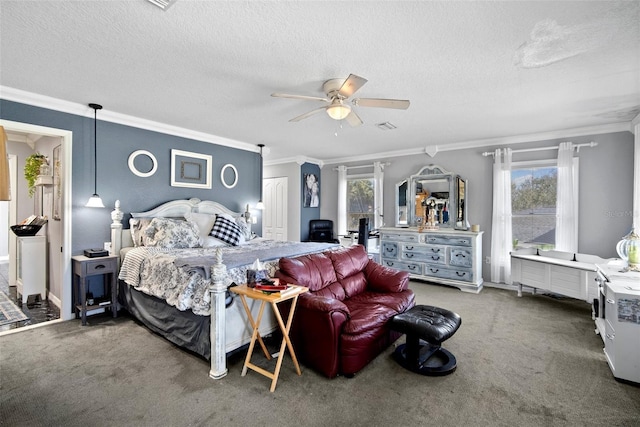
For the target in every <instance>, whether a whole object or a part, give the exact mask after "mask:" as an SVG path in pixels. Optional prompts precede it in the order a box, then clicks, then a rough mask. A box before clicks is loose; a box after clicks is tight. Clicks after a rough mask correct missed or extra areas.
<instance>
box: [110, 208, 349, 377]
mask: <svg viewBox="0 0 640 427" xmlns="http://www.w3.org/2000/svg"><path fill="white" fill-rule="evenodd" d="M123 218H124V213H123V212H122V210H121V209H120V202H119V201H116V207H115V210H114V211H113V212H112V213H111V219H112V223H111V249H110V253H111V254H112V255H116V256H118V257H119V265H120V268H119V273H118V278H119V284H118V300H119V303H120V304H121V305H122V306H123V307H124V308H125V309H126V310H127V311H128V312H129V313H130V314H131V315H132V316H134V317H135V318H136V319H138V320H139V321H140V322H141V323H143V324H144V325H145V326H146V327H148V328H149V329H151V330H152V331H154V332H156V333H158V334H160V335H162V336H163V337H165V338H167V339H168V340H170V341H171V342H173V343H174V344H176V345H178V346H180V347H183V348H185V349H187V350H189V351H192V352H194V353H197V354H199V355H200V356H202V357H205V358H207V359H210V361H211V370H210V371H209V376H210V377H211V378H214V379H219V378H222V377H224V376H225V375H226V374H227V369H226V355H227V353H229V352H231V351H233V350H236V349H238V348H240V347H242V346H243V345H245V344H247V343H248V342H249V341H250V339H251V333H252V327H251V325H250V324H249V321H248V319H247V316H246V314H245V312H244V308H243V307H242V305H241V304H239V303H235V302H234V301H233V297H232V296H231V293H230V292H228V287H229V286H232V284H233V283H236V284H241V283H244V282H246V272H247V269H249V268H251V266H252V264H253V263H254V262H255V261H256V260H260V262H261V263H262V267H263V268H264V269H266V270H267V271H268V272H269V275H270V276H273V275H274V273H275V270H276V269H277V266H278V260H279V259H280V258H282V257H291V256H296V255H303V254H308V253H315V252H322V251H325V250H328V249H331V248H335V247H338V245H336V244H331V243H316V242H309V243H303V242H280V241H273V240H267V239H262V238H256V237H255V236H254V235H253V234H252V233H251V225H250V221H246V219H248V215H247V214H246V213H238V212H233V211H231V210H229V209H228V208H226V207H225V206H223V205H221V204H219V203H217V202H213V201H202V200H199V199H195V198H194V199H189V200H173V201H170V202H167V203H164V204H162V205H160V206H158V207H156V208H154V209H152V210H150V211H146V212H137V213H131V219H130V220H129V228H128V229H127V228H124V226H123V223H122V219H123ZM258 309H259V304H257V303H255V302H254V305H253V306H251V310H252V312H254V316H256V315H257V311H258ZM276 329H277V323H276V322H275V318H274V316H273V313H269V317H267V318H263V321H262V323H261V327H260V334H261V335H263V336H264V335H268V334H270V333H271V332H273V331H274V330H276Z"/></svg>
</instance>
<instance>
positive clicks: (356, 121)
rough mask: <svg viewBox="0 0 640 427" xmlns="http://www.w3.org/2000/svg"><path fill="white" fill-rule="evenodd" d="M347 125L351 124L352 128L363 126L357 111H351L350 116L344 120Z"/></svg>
mask: <svg viewBox="0 0 640 427" xmlns="http://www.w3.org/2000/svg"><path fill="white" fill-rule="evenodd" d="M344 119H345V120H346V121H347V123H349V124H350V125H351V126H352V127H356V126H360V125H361V124H362V119H360V117H359V116H358V115H357V114H356V112H355V111H353V110H351V112H350V113H349V115H348V116H347V117H345V118H344Z"/></svg>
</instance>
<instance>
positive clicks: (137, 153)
mask: <svg viewBox="0 0 640 427" xmlns="http://www.w3.org/2000/svg"><path fill="white" fill-rule="evenodd" d="M138 156H147V157H148V158H149V159H150V160H151V164H152V166H151V170H149V171H148V172H143V171H141V170H139V169H138V168H137V167H136V165H135V162H136V157H138ZM129 169H130V170H131V172H133V173H134V174H135V175H138V176H140V177H142V178H147V177H150V176H151V175H153V174H154V173H156V171H157V170H158V161H157V160H156V157H155V156H154V155H153V154H151V153H150V152H149V151H147V150H136V151H134V152H133V153H131V154H130V155H129Z"/></svg>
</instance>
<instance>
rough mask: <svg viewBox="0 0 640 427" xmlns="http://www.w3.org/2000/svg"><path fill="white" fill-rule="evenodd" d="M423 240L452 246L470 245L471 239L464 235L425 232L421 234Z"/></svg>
mask: <svg viewBox="0 0 640 427" xmlns="http://www.w3.org/2000/svg"><path fill="white" fill-rule="evenodd" d="M423 239H424V240H423V242H424V243H429V244H436V245H452V246H471V245H472V244H473V239H472V238H471V237H465V236H460V237H457V236H443V235H437V234H426V235H424V236H423Z"/></svg>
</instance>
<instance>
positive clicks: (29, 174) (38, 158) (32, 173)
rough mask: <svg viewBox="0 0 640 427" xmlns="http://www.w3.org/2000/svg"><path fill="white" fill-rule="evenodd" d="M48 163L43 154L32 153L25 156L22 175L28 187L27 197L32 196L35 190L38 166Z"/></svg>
mask: <svg viewBox="0 0 640 427" xmlns="http://www.w3.org/2000/svg"><path fill="white" fill-rule="evenodd" d="M43 164H45V165H46V164H49V162H48V161H47V157H46V156H45V155H44V154H40V153H34V154H32V155H30V156H29V157H27V159H26V160H25V162H24V177H25V179H26V180H27V188H28V189H29V197H33V195H34V193H35V192H36V187H35V185H36V180H37V179H38V175H40V166H42V165H43Z"/></svg>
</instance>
